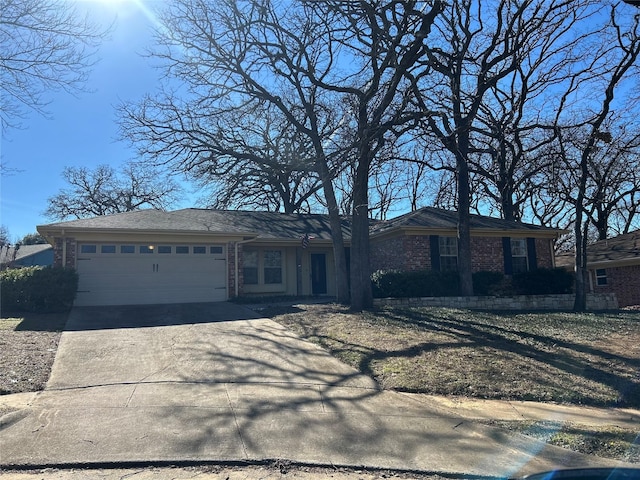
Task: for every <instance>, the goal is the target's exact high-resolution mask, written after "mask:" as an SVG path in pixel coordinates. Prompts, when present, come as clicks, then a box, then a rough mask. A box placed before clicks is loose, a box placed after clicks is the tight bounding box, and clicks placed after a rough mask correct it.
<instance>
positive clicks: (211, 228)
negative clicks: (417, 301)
mask: <svg viewBox="0 0 640 480" xmlns="http://www.w3.org/2000/svg"><path fill="white" fill-rule="evenodd" d="M457 221H458V219H457V214H456V212H450V211H448V210H442V209H438V208H432V207H425V208H422V209H420V210H417V211H415V212H411V213H407V214H405V215H401V216H399V217H396V218H394V219H391V220H386V221H372V222H371V234H372V235H376V234H383V233H387V232H391V231H393V230H397V229H400V230H401V229H407V228H423V229H434V230H455V229H456V226H457ZM38 229H39V230H40V229H43V230H44V231H52V230H57V229H60V230H62V229H65V230H66V231H69V232H70V231H73V230H79V231H87V230H89V231H138V232H143V231H150V232H163V233H206V232H209V233H214V234H220V235H239V236H251V237H256V238H259V239H265V240H266V239H279V240H283V239H298V238H301V237H302V236H304V235H305V234H308V235H310V236H313V237H314V238H316V239H322V240H331V227H330V224H329V216H328V215H320V214H287V213H279V212H250V211H243V210H211V209H198V208H186V209H182V210H176V211H172V212H164V211H161V210H138V211H134V212H127V213H118V214H114V215H105V216H100V217H94V218H87V219H81V220H71V221H67V222H58V223H52V224H49V225H41V226H39V227H38ZM342 229H343V235H344V237H345V239H349V238H350V237H351V222H350V219H348V218H343V219H342ZM471 229H472V230H492V231H512V232H516V231H520V232H522V231H525V232H530V233H531V234H533V233H536V232H537V233H544V234H546V235H555V234H557V233H558V230H555V229H551V228H547V227H541V226H537V225H529V224H524V223H520V222H509V221H506V220H501V219H498V218H492V217H484V216H480V215H472V216H471Z"/></svg>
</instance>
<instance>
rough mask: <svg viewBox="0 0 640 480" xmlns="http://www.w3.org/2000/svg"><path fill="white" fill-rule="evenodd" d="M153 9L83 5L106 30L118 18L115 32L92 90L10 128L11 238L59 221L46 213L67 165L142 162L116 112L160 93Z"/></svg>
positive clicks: (6, 211) (5, 219)
mask: <svg viewBox="0 0 640 480" xmlns="http://www.w3.org/2000/svg"><path fill="white" fill-rule="evenodd" d="M156 1H161V0H156ZM152 7H153V5H152V4H151V0H110V1H109V0H82V1H81V2H80V3H79V4H78V9H79V11H82V10H85V9H86V10H88V11H89V13H90V14H91V15H92V16H93V18H95V19H97V20H98V21H100V22H102V23H103V24H104V25H109V24H110V23H111V22H114V20H115V24H114V28H113V31H112V33H111V35H110V37H109V38H108V39H107V40H106V41H105V42H104V43H103V45H102V46H101V48H100V51H99V54H98V55H99V58H100V61H99V63H98V64H97V65H96V66H95V67H94V68H93V70H92V73H91V77H90V80H89V83H88V84H87V85H86V87H87V89H88V90H90V91H88V92H86V93H84V92H83V93H79V94H77V95H76V96H73V95H70V94H68V93H65V92H59V93H54V94H52V95H51V96H50V97H49V100H51V103H50V104H49V106H48V111H49V118H43V117H42V116H40V115H38V114H37V113H33V114H30V116H29V117H28V118H27V119H26V120H25V121H24V127H25V128H24V129H22V130H16V129H13V130H10V131H9V132H8V133H7V134H6V135H5V138H3V139H2V144H1V154H2V162H3V164H4V165H6V166H7V167H9V168H11V169H14V172H12V173H11V174H10V175H3V177H2V184H1V190H0V192H1V193H0V197H1V199H0V223H1V224H2V225H4V226H5V227H6V228H7V229H8V230H9V234H10V237H11V240H13V241H15V240H17V239H20V238H22V237H23V236H24V235H26V234H28V233H33V232H35V231H36V225H40V224H45V223H51V222H52V221H53V220H51V219H48V218H46V217H45V216H44V215H43V211H44V210H45V209H46V208H47V199H48V198H49V197H51V196H53V195H55V194H56V193H58V192H59V191H60V189H62V188H64V187H65V186H66V185H65V182H64V181H63V179H62V176H61V174H62V170H63V168H64V167H66V166H82V165H84V166H87V167H88V168H92V167H95V166H97V165H100V164H105V163H106V164H110V165H112V166H114V167H116V168H117V167H118V166H119V165H121V164H122V163H124V162H126V161H127V160H130V159H133V158H135V157H134V156H135V152H134V151H133V150H132V149H130V148H128V147H127V145H126V144H125V143H122V142H119V141H117V138H116V137H117V125H116V114H115V108H114V107H115V106H116V105H117V104H118V103H119V101H120V100H137V99H140V98H141V97H142V95H143V94H144V93H147V92H149V93H151V92H153V91H154V90H155V88H156V84H157V78H158V75H159V72H157V71H156V70H155V69H154V68H152V67H151V66H150V62H149V60H148V59H146V58H144V57H142V56H141V55H140V53H142V52H143V51H144V49H145V47H150V46H151V27H152V24H153V18H152V15H151V10H152ZM185 206H186V205H185Z"/></svg>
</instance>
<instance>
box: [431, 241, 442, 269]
mask: <svg viewBox="0 0 640 480" xmlns="http://www.w3.org/2000/svg"><path fill="white" fill-rule="evenodd" d="M429 247H430V249H431V270H435V271H436V272H439V271H440V237H438V235H429Z"/></svg>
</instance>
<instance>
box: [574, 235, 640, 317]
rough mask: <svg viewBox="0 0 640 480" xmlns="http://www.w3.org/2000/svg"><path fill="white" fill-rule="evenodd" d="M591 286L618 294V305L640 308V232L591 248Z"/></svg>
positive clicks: (588, 255) (602, 241)
mask: <svg viewBox="0 0 640 480" xmlns="http://www.w3.org/2000/svg"><path fill="white" fill-rule="evenodd" d="M587 270H588V272H589V286H590V289H591V291H592V292H594V293H615V294H616V297H617V298H618V305H619V306H621V307H626V306H629V305H640V230H636V231H635V232H631V233H626V234H624V235H618V236H617V237H613V238H608V239H606V240H600V241H598V242H595V243H593V244H591V245H589V246H588V247H587Z"/></svg>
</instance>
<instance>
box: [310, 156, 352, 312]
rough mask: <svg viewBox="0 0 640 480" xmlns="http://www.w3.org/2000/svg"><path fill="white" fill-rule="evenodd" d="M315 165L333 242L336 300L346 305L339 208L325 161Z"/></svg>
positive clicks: (345, 278) (346, 293)
mask: <svg viewBox="0 0 640 480" xmlns="http://www.w3.org/2000/svg"><path fill="white" fill-rule="evenodd" d="M317 167H318V170H319V173H320V178H321V179H322V187H323V190H324V198H325V201H326V202H327V209H328V211H329V223H330V225H331V240H332V243H333V262H334V266H335V271H336V301H337V302H338V303H342V304H344V305H347V304H348V303H349V280H348V273H347V256H346V253H345V249H344V237H343V235H342V220H341V218H340V209H339V208H338V201H337V200H336V193H335V190H334V189H333V183H331V174H330V173H329V169H328V168H327V164H326V162H317Z"/></svg>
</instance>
